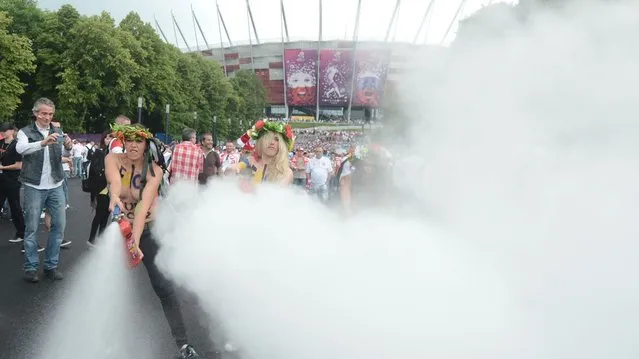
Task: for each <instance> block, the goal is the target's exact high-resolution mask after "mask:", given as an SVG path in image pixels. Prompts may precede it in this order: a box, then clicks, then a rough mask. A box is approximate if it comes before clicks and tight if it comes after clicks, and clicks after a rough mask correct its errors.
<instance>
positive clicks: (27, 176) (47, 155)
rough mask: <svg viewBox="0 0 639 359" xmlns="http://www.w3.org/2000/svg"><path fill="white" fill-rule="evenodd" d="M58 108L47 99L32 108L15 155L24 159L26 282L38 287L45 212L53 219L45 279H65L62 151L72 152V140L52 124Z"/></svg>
mask: <svg viewBox="0 0 639 359" xmlns="http://www.w3.org/2000/svg"><path fill="white" fill-rule="evenodd" d="M54 114H55V104H54V103H53V101H51V100H49V99H47V98H41V99H38V100H37V101H36V102H35V104H34V105H33V115H34V117H35V121H34V122H33V123H31V124H29V125H27V126H25V127H23V128H22V129H20V131H19V132H18V136H17V143H16V151H17V152H18V153H19V154H20V155H22V171H21V173H20V182H22V184H23V185H24V219H25V233H24V250H25V253H24V257H25V263H24V279H25V280H26V281H27V282H31V283H36V282H38V281H39V280H40V278H39V276H38V269H39V266H40V256H39V255H38V239H37V234H38V227H39V225H40V214H41V213H42V208H43V207H46V208H47V210H48V212H49V214H50V215H51V231H50V232H49V238H48V240H47V245H46V248H45V255H44V275H45V276H46V277H48V278H49V279H52V280H61V279H63V278H64V276H63V275H62V273H60V271H59V270H58V269H57V268H58V259H59V256H60V244H61V243H62V238H63V236H64V228H65V226H66V208H65V207H66V200H65V196H64V190H63V187H62V184H63V183H64V172H63V170H62V161H61V160H60V159H61V158H62V147H64V148H66V149H67V150H70V149H71V148H72V146H73V143H72V142H71V139H70V138H69V137H68V136H67V135H65V134H63V133H62V131H61V130H60V129H59V128H55V127H54V126H53V125H52V124H51V121H52V120H53V115H54Z"/></svg>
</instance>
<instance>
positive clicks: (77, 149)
mask: <svg viewBox="0 0 639 359" xmlns="http://www.w3.org/2000/svg"><path fill="white" fill-rule="evenodd" d="M82 148H84V146H82V145H81V144H79V143H76V144H74V145H73V147H72V148H71V153H72V154H73V157H74V158H81V157H82Z"/></svg>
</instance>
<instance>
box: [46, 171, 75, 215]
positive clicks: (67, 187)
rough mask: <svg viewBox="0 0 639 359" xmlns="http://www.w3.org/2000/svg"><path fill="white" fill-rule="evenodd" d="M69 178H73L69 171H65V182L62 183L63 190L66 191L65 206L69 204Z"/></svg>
mask: <svg viewBox="0 0 639 359" xmlns="http://www.w3.org/2000/svg"><path fill="white" fill-rule="evenodd" d="M69 177H71V175H70V173H69V171H64V182H62V189H63V190H64V201H65V203H64V205H65V206H66V205H67V204H69V181H68V179H69ZM45 208H46V207H45Z"/></svg>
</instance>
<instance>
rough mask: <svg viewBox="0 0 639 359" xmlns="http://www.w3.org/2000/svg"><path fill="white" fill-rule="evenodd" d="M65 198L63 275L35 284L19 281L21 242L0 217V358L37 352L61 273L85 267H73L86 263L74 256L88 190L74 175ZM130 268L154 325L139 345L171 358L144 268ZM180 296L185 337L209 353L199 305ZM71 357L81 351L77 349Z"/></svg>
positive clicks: (79, 248) (85, 226) (79, 253)
mask: <svg viewBox="0 0 639 359" xmlns="http://www.w3.org/2000/svg"><path fill="white" fill-rule="evenodd" d="M69 204H70V206H71V208H69V209H68V211H67V225H66V233H65V237H66V238H67V239H69V240H71V241H72V242H73V243H72V245H71V247H70V248H69V249H63V250H62V252H61V254H60V265H59V268H60V270H61V271H62V272H63V273H64V274H65V275H66V278H65V280H63V281H58V282H51V281H49V280H41V281H40V282H39V283H37V284H30V283H27V282H24V281H23V280H22V275H23V271H22V265H23V261H24V257H23V254H22V253H21V252H20V248H21V245H20V244H15V243H10V242H9V241H8V240H9V239H10V238H12V236H13V235H14V234H15V230H14V228H13V224H12V223H11V222H10V221H9V220H7V219H1V220H0V359H16V358H29V357H34V356H37V354H38V350H40V349H41V348H37V347H36V345H35V343H36V340H35V336H36V335H37V334H36V333H38V332H39V330H40V329H41V328H43V327H46V326H47V325H50V321H51V320H52V317H53V316H52V315H50V314H49V313H51V311H54V310H55V308H56V306H58V305H60V303H59V300H63V299H64V296H61V295H59V294H60V293H62V292H63V291H65V289H66V287H68V286H69V285H70V284H68V283H71V281H70V280H67V279H69V276H73V275H74V273H77V272H78V271H79V270H88V268H79V267H80V266H82V265H84V264H85V263H86V262H82V261H80V259H81V258H82V257H83V256H84V255H86V253H87V251H88V250H89V248H88V247H87V244H86V241H87V238H88V235H89V229H90V226H91V220H92V219H93V213H92V210H91V207H90V206H89V195H88V194H87V193H84V192H82V190H81V188H80V181H79V180H77V179H71V180H70V185H69ZM43 227H44V226H41V233H40V240H41V242H40V243H43V244H44V243H46V236H45V233H44V232H43V231H42V228H43ZM136 270H138V272H139V273H136V274H135V281H136V283H137V286H138V287H137V288H136V289H137V290H136V295H139V296H140V301H141V302H143V303H145V304H146V307H147V310H148V313H150V316H149V318H148V320H149V321H151V322H152V323H153V328H154V330H153V331H152V332H151V333H146V336H145V338H147V339H146V340H149V341H152V343H144V342H141V343H140V345H141V346H143V347H147V346H153V347H155V348H156V349H155V350H156V352H154V354H156V355H155V357H157V358H158V359H159V358H167V359H168V358H174V356H175V354H176V353H175V346H174V344H173V340H172V339H171V336H170V331H169V328H168V325H167V324H166V320H165V319H164V315H163V312H162V308H161V305H160V302H159V300H158V299H157V298H156V296H155V293H154V292H153V289H152V288H151V285H150V283H149V280H148V277H147V275H146V270H145V269H144V268H143V266H140V267H139V268H138V269H136ZM180 299H181V303H182V308H183V312H184V317H185V320H186V324H187V330H188V332H189V339H190V342H191V343H192V344H193V345H195V347H196V348H197V349H198V351H199V352H200V354H203V357H205V358H214V357H215V355H214V354H213V353H214V345H213V343H212V342H211V340H210V339H209V337H210V333H209V330H208V329H207V328H206V327H208V326H209V323H208V322H207V321H206V320H205V319H203V318H205V316H204V315H203V314H202V312H201V311H200V310H199V308H198V306H197V301H196V300H195V298H194V297H193V296H190V295H188V294H186V293H184V292H183V291H180ZM77 340H82V338H77ZM158 343H160V344H159V345H158ZM157 348H159V349H157ZM77 358H78V359H79V358H83V359H84V358H85V357H84V356H82V355H80V356H78V357H77ZM130 358H131V359H136V356H135V354H134V353H132V355H131V357H130ZM52 359H54V358H52ZM56 359H57V358H56ZM65 359H76V358H65ZM118 359H128V358H118Z"/></svg>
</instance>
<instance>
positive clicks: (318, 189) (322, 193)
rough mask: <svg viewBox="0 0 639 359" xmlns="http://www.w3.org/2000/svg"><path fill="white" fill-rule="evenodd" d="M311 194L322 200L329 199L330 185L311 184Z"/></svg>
mask: <svg viewBox="0 0 639 359" xmlns="http://www.w3.org/2000/svg"><path fill="white" fill-rule="evenodd" d="M308 193H309V194H310V195H313V196H317V197H319V199H321V200H322V201H324V202H326V201H328V185H327V184H326V183H324V184H311V190H310V191H309V192H308Z"/></svg>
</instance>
